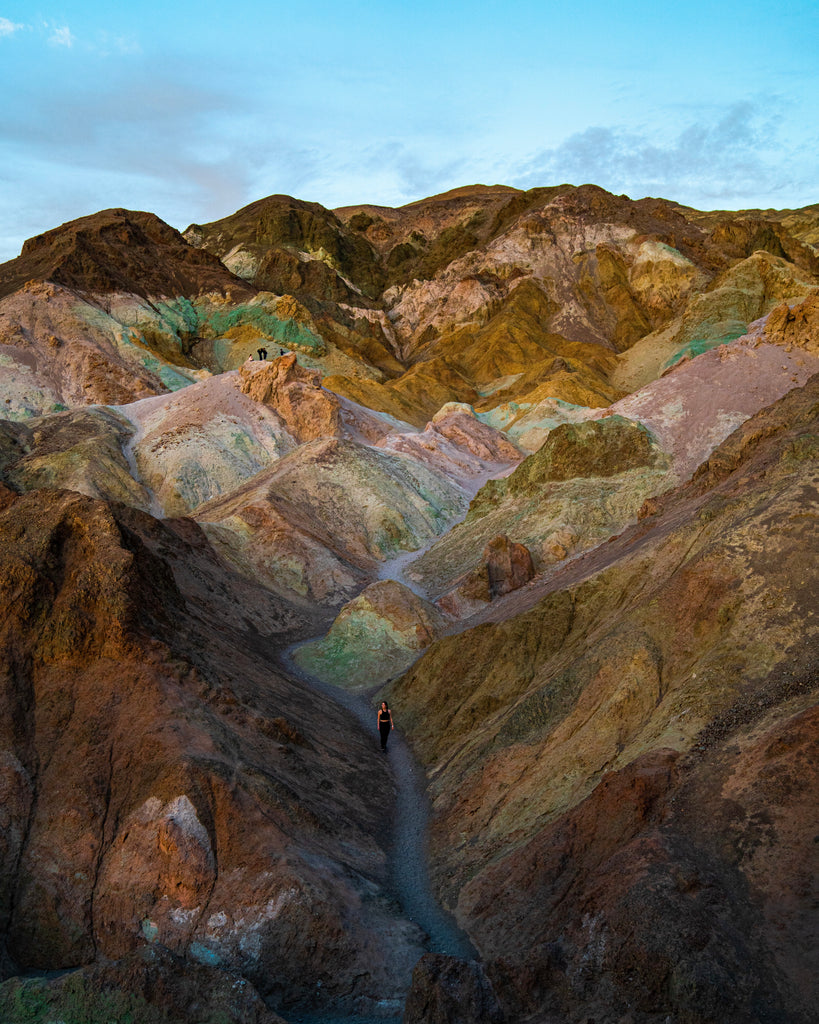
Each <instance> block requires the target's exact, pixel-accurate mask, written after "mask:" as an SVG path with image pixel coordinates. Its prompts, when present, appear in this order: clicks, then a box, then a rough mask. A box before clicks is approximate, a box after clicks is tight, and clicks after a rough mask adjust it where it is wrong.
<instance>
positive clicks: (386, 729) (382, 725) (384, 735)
mask: <svg viewBox="0 0 819 1024" xmlns="http://www.w3.org/2000/svg"><path fill="white" fill-rule="evenodd" d="M378 731H379V732H380V733H381V749H382V750H386V749H387V740H388V739H389V738H390V723H389V722H379V723H378Z"/></svg>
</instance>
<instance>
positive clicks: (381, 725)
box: [377, 700, 395, 754]
mask: <svg viewBox="0 0 819 1024" xmlns="http://www.w3.org/2000/svg"><path fill="white" fill-rule="evenodd" d="M377 717H378V731H379V733H381V749H382V751H383V752H384V753H385V754H386V753H387V740H388V739H389V738H390V730H392V729H394V728H395V726H394V725H393V722H392V712H391V711H390V709H389V706H388V705H387V702H386V701H385V700H382V701H381V707H380V708H379V709H378V716H377Z"/></svg>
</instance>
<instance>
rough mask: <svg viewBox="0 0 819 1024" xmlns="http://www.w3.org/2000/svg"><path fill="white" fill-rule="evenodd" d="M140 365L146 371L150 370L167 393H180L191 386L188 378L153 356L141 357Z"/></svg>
mask: <svg viewBox="0 0 819 1024" xmlns="http://www.w3.org/2000/svg"><path fill="white" fill-rule="evenodd" d="M142 365H143V366H144V367H145V369H146V370H150V372H151V373H153V374H154V375H155V376H156V377H159V379H160V380H161V381H162V383H163V384H164V385H165V387H166V388H167V389H168V390H169V391H180V390H181V389H182V388H186V387H187V386H188V385H189V384H193V381H192V380H191V378H190V377H188V376H186V375H185V374H184V373H181V372H180V371H179V370H177V369H175V368H174V367H173V366H169V365H168V363H163V362H161V361H160V360H159V359H157V358H156V357H155V356H145V357H143V359H142Z"/></svg>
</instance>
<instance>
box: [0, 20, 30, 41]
mask: <svg viewBox="0 0 819 1024" xmlns="http://www.w3.org/2000/svg"><path fill="white" fill-rule="evenodd" d="M25 27H26V26H25V25H19V24H17V23H16V22H14V21H9V19H8V18H0V39H2V38H3V36H11V35H14V33H15V32H19V31H20V29H21V28H25Z"/></svg>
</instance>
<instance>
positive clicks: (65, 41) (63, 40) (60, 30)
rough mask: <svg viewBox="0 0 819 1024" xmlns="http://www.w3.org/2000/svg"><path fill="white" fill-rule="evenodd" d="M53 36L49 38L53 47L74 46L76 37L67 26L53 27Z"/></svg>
mask: <svg viewBox="0 0 819 1024" xmlns="http://www.w3.org/2000/svg"><path fill="white" fill-rule="evenodd" d="M51 29H52V31H51V35H50V36H49V37H48V41H49V42H50V43H51V44H52V46H68V47H71V46H73V45H74V36H73V35H72V34H71V29H70V28H69V27H68V26H67V25H60V26H59V27H55V26H51Z"/></svg>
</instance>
